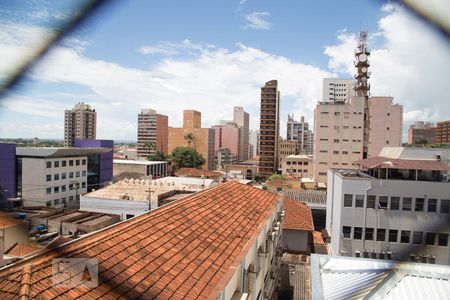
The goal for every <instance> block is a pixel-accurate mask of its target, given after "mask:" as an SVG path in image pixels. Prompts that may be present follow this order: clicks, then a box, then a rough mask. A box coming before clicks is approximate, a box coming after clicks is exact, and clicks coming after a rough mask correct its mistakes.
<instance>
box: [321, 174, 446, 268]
mask: <svg viewBox="0 0 450 300" xmlns="http://www.w3.org/2000/svg"><path fill="white" fill-rule="evenodd" d="M366 191H367V195H376V196H388V197H389V199H390V197H400V198H401V201H400V209H402V206H401V203H402V200H403V199H402V198H403V197H410V198H413V201H412V209H411V211H403V210H391V209H372V208H368V209H366V208H365V207H363V208H356V207H354V203H353V207H344V204H343V202H344V194H353V195H356V194H359V195H366ZM365 197H366V196H365ZM415 198H424V199H425V209H424V211H414V207H415ZM365 199H366V198H365ZM377 199H378V197H377ZM428 199H438V207H437V209H438V212H427V200H428ZM442 199H450V183H449V182H425V181H405V180H375V179H358V178H354V179H348V178H342V177H340V176H339V175H336V174H335V173H333V172H331V171H330V172H329V185H328V192H327V217H326V218H327V225H326V227H327V229H328V232H329V233H330V235H331V244H332V249H333V252H334V254H335V255H350V256H353V255H354V254H355V251H357V250H358V251H361V250H363V249H366V250H375V251H392V252H393V258H394V259H399V258H401V257H402V256H403V257H406V258H408V257H409V254H410V253H415V254H417V255H420V254H429V255H434V256H436V263H437V264H450V247H449V246H447V247H444V246H437V243H436V244H435V245H424V244H421V245H415V244H413V242H412V237H413V235H412V234H413V232H414V231H417V232H423V233H424V235H425V233H426V232H432V233H444V234H450V224H449V223H448V220H449V218H450V215H449V214H446V213H440V212H439V205H440V200H442ZM354 201H355V200H354V199H353V202H354ZM364 224H365V225H364ZM342 226H351V227H352V236H353V227H355V226H356V227H363V228H364V227H366V228H374V231H375V232H376V229H377V228H382V229H386V230H388V229H396V230H399V235H400V231H401V230H405V231H411V236H410V243H409V244H404V243H400V242H397V243H394V242H387V237H386V242H381V241H378V242H376V241H369V240H367V241H364V234H363V239H362V240H353V239H344V238H343V237H342ZM386 235H387V233H386ZM399 240H400V237H398V241H399ZM341 251H344V252H342V253H341Z"/></svg>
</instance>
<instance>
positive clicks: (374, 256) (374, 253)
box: [370, 251, 377, 259]
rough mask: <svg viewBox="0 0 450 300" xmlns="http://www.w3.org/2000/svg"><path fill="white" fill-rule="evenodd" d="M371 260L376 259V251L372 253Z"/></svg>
mask: <svg viewBox="0 0 450 300" xmlns="http://www.w3.org/2000/svg"><path fill="white" fill-rule="evenodd" d="M370 258H373V259H376V258H377V253H376V252H375V251H370Z"/></svg>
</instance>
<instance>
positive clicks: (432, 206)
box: [427, 199, 437, 212]
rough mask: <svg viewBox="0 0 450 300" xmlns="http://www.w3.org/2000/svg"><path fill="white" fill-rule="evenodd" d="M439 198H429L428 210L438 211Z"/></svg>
mask: <svg viewBox="0 0 450 300" xmlns="http://www.w3.org/2000/svg"><path fill="white" fill-rule="evenodd" d="M436 208H437V199H428V209H427V211H428V212H436Z"/></svg>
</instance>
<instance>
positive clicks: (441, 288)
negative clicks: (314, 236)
mask: <svg viewBox="0 0 450 300" xmlns="http://www.w3.org/2000/svg"><path fill="white" fill-rule="evenodd" d="M311 286H312V293H313V295H312V299H388V300H394V299H395V300H398V299H450V267H449V266H443V265H430V264H421V263H406V262H394V261H386V260H377V259H364V258H351V257H339V256H326V255H317V254H312V255H311Z"/></svg>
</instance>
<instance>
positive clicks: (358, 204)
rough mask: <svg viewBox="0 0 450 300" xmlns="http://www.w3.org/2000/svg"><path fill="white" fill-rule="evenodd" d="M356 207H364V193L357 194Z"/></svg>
mask: <svg viewBox="0 0 450 300" xmlns="http://www.w3.org/2000/svg"><path fill="white" fill-rule="evenodd" d="M355 207H364V195H356V196H355Z"/></svg>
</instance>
